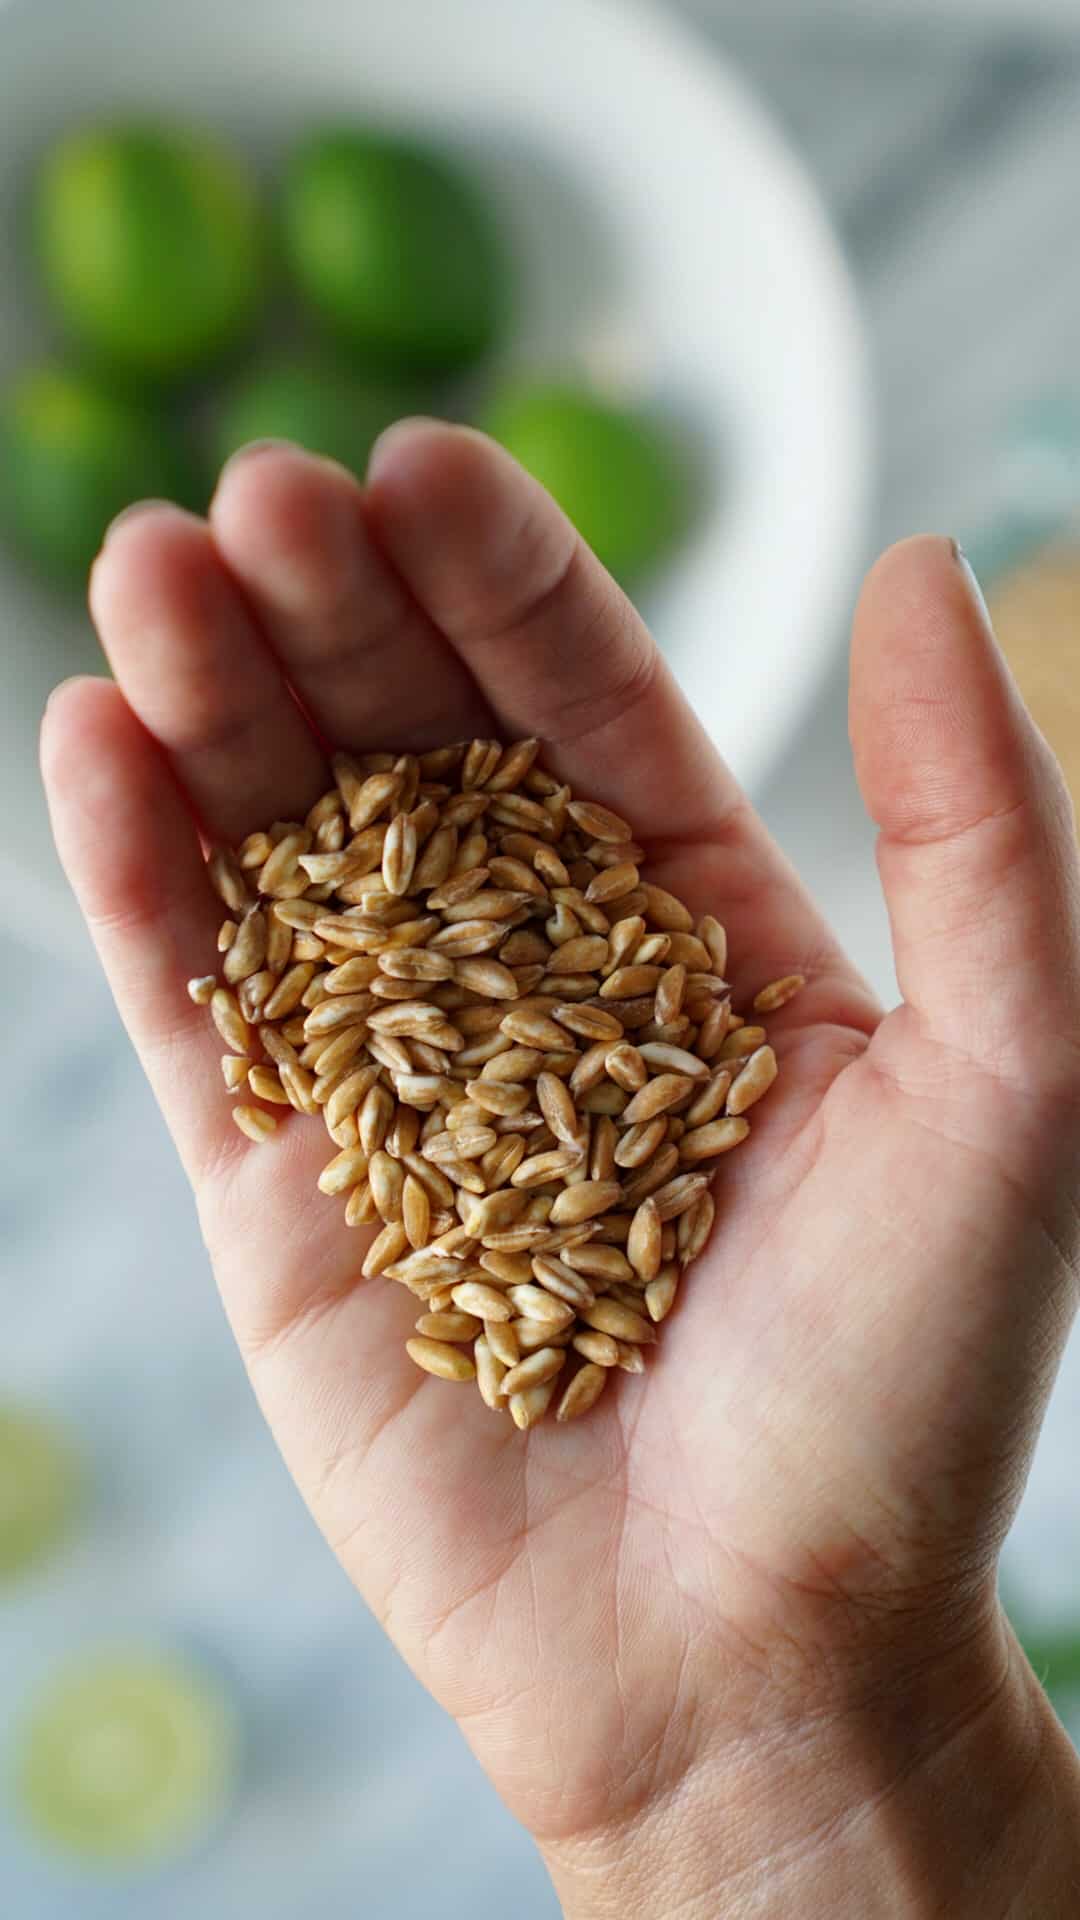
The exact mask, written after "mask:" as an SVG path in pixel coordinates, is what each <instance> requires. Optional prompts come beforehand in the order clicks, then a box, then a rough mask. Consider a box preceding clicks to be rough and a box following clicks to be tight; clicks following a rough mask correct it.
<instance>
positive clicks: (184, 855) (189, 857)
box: [41, 679, 243, 1181]
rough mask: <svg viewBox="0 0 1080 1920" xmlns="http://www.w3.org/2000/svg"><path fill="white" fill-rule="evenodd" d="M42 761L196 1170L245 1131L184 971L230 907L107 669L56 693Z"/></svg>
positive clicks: (150, 1063)
mask: <svg viewBox="0 0 1080 1920" xmlns="http://www.w3.org/2000/svg"><path fill="white" fill-rule="evenodd" d="M41 766H42V775H43V778H44V781H45V790H46V794H47V797H48V802H49V812H50V816H51V819H52V827H53V833H54V836H55V839H56V844H57V848H58V851H59V854H60V858H61V861H62V862H63V866H64V870H65V872H66V874H67V876H68V879H69V880H70V882H71V885H72V888H73V890H74V892H75V896H76V898H77V900H78V902H79V906H80V907H81V909H82V912H83V915H84V917H85V919H86V923H87V926H88V927H89V930H90V934H91V936H92V938H93V941H94V944H95V946H96V948H97V950H98V954H99V956H100V958H101V962H102V965H103V967H104V969H105V972H106V974H107V976H108V980H109V985H110V986H111V988H112V992H113V997H114V999H115V1001H116V1004H117V1007H118V1009H119V1011H120V1017H121V1019H122V1020H123V1022H124V1025H125V1026H126V1028H127V1030H128V1033H129V1034H130V1036H131V1039H132V1041H133V1042H134V1044H135V1047H136V1049H137V1051H138V1053H139V1057H140V1059H141V1061H142V1064H143V1067H144V1069H145V1071H146V1074H147V1077H148V1079H149V1081H150V1084H151V1086H152V1087H153V1090H154V1093H155V1094H156V1096H157V1099H158V1102H159V1104H160V1106H161V1109H162V1112H163V1113H164V1115H165V1118H166V1121H167V1122H168V1125H169V1128H170V1131H171V1133H172V1135H173V1138H174V1140H175V1141H176V1144H177V1147H178V1148H179V1151H180V1154H181V1157H182V1159H183V1161H184V1165H185V1167H186V1169H187V1172H188V1174H189V1177H190V1178H191V1179H192V1181H195V1180H197V1179H198V1177H199V1176H200V1175H201V1174H202V1173H203V1172H205V1171H206V1170H207V1169H208V1168H209V1167H211V1166H213V1165H215V1164H218V1163H220V1162H221V1160H222V1158H223V1156H226V1155H228V1154H229V1153H230V1152H231V1151H232V1150H233V1149H234V1148H235V1150H236V1151H241V1150H242V1147H243V1142H242V1141H241V1138H240V1135H239V1133H238V1132H237V1131H236V1129H235V1128H234V1127H233V1126H232V1124H231V1121H230V1118H229V1113H228V1108H227V1106H226V1104H225V1101H224V1099H222V1098H215V1095H217V1094H219V1092H220V1090H221V1076H220V1071H219V1067H218V1059H219V1056H220V1055H221V1052H222V1050H223V1047H222V1042H221V1041H220V1040H218V1039H217V1037H216V1035H215V1034H214V1032H213V1029H212V1027H211V1025H210V1022H209V1020H208V1018H207V1014H206V1009H205V1008H204V1007H198V1006H195V1005H193V1004H192V1002H191V1000H190V999H189V998H188V995H187V993H186V991H185V982H186V981H187V980H188V979H189V978H190V977H191V976H192V975H198V974H206V973H208V972H209V971H211V970H212V967H213V963H214V961H215V960H216V958H217V947H216V929H217V926H218V925H219V923H220V921H221V918H222V908H221V906H220V904H219V903H218V902H217V901H216V900H215V897H214V894H213V892H212V890H211V888H210V885H209V883H208V881H207V878H206V869H205V866H204V864H203V859H202V854H201V851H200V847H199V841H198V836H197V833H196V829H195V822H194V818H193V816H192V814H191V812H190V810H189V808H188V806H187V803H186V801H185V799H184V796H183V794H182V793H181V791H180V789H179V787H178V786H177V783H176V779H175V776H174V775H173V773H172V771H171V769H170V767H169V765H168V762H167V760H166V759H165V756H164V755H163V754H162V752H161V751H160V749H159V748H158V747H157V746H156V745H155V743H154V741H153V740H152V739H151V737H150V735H149V734H148V733H147V732H146V731H145V729H144V728H143V727H142V726H141V724H140V722H139V721H138V720H137V719H136V717H135V715H134V714H133V713H132V711H131V708H130V707H129V706H128V704H127V702H126V700H125V699H124V696H123V694H122V693H121V692H120V689H119V688H118V687H116V686H114V685H113V684H112V682H111V681H108V680H95V679H78V680H69V681H67V682H66V683H65V684H64V685H63V686H62V687H60V688H58V689H57V691H56V693H54V695H53V697H52V699H51V700H50V702H49V706H48V709H47V711H46V715H45V719H44V721H43V723H42V731H41Z"/></svg>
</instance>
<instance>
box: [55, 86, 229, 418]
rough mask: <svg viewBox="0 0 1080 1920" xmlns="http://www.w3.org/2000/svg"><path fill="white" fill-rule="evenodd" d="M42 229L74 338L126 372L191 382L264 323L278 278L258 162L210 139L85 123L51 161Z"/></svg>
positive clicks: (58, 301) (58, 298)
mask: <svg viewBox="0 0 1080 1920" xmlns="http://www.w3.org/2000/svg"><path fill="white" fill-rule="evenodd" d="M32 223H33V232H34V239H35V245H36V251H37V257H38V264H39V267H40V271H41V274H42V277H43V280H44V284H45V287H46V289H47V291H48V293H49V295H50V297H51V300H52V302H53V305H54V308H55V310H56V312H57V314H58V315H59V317H60V320H61V322H62V324H63V326H64V328H65V330H66V331H67V332H68V333H69V334H70V336H71V338H72V339H73V340H74V341H75V342H76V343H77V344H78V345H79V346H80V347H82V348H83V349H84V350H85V351H86V352H88V353H89V354H90V355H92V356H93V357H94V358H96V359H99V360H101V361H103V362H104V363H105V364H106V365H108V366H110V367H111V368H113V369H115V370H117V371H119V372H121V373H125V374H129V375H131V376H134V377H136V378H138V377H143V378H149V379H151V380H175V379H178V378H183V377H185V376H187V375H189V374H192V373H195V372H197V371H198V370H199V369H201V368H202V367H204V366H205V365H206V364H208V363H210V362H212V361H214V360H216V359H218V358H220V357H221V356H222V355H223V354H225V353H227V352H228V351H229V350H230V349H231V348H233V347H234V346H236V345H237V343H238V342H239V341H240V340H242V339H243V337H244V336H245V335H246V334H247V333H248V332H249V331H250V329H251V327H252V325H253V323H254V320H255V317H256V313H257V310H258V307H259V304H260V302H261V299H262V297H263V294H264V291H265V280H266V259H265V243H264V232H263V215H262V211H261V208H260V204H259V196H258V191H257V188H256V183H255V179H254V176H253V174H252V173H251V172H250V170H249V168H248V166H247V164H246V162H245V161H244V160H243V159H242V158H241V157H240V156H239V155H238V154H237V153H236V152H235V151H234V150H233V149H232V148H231V147H227V146H225V145H224V144H223V143H221V142H219V141H218V140H216V139H214V138H212V137H211V136H209V135H204V134H197V133H193V132H191V131H189V130H187V129H181V128H168V127H159V126H154V125H149V124H125V125H108V124H106V125H102V126H92V127H88V128H81V129H76V130H75V131H74V132H72V133H70V134H68V135H67V136H66V137H65V138H63V139H61V140H60V141H58V142H57V144H56V145H55V146H54V147H53V148H52V149H51V150H50V151H49V152H48V153H47V154H46V156H45V159H44V161H43V164H42V167H41V170H40V173H39V176H38V180H37V185H36V191H35V195H34V203H33V210H32Z"/></svg>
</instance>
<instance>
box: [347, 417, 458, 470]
mask: <svg viewBox="0 0 1080 1920" xmlns="http://www.w3.org/2000/svg"><path fill="white" fill-rule="evenodd" d="M449 424H450V422H449V421H447V420H439V419H438V418H437V417H436V415H435V414H433V413H409V414H406V415H405V417H404V418H403V419H401V420H395V421H394V422H393V423H392V425H391V426H389V427H384V428H383V430H382V432H381V433H380V435H379V437H378V439H377V440H376V441H375V443H374V445H373V446H372V449H371V452H370V453H369V454H368V463H367V473H368V479H370V478H371V475H372V474H373V473H374V471H375V468H376V466H377V465H378V463H379V462H380V461H381V460H382V459H384V457H385V456H386V454H387V453H389V452H390V450H391V448H392V447H393V446H394V444H395V442H396V441H398V440H407V439H408V438H409V436H410V434H412V433H413V432H414V431H415V430H416V429H417V428H419V429H421V430H423V429H424V428H425V427H446V426H448V425H449Z"/></svg>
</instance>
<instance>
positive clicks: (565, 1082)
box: [188, 740, 802, 1428]
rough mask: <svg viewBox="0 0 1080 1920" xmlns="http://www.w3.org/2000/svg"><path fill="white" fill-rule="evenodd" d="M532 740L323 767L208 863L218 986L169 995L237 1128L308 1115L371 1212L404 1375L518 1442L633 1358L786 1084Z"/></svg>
mask: <svg viewBox="0 0 1080 1920" xmlns="http://www.w3.org/2000/svg"><path fill="white" fill-rule="evenodd" d="M537 750H538V742H537V741H535V740H523V741H519V742H517V744H516V745H513V746H510V747H503V746H501V745H500V744H499V743H498V742H497V741H494V740H474V741H472V742H471V744H466V743H463V744H460V745H457V746H452V747H445V748H440V749H438V750H437V751H435V752H432V753H426V754H421V755H420V756H419V757H417V756H414V755H412V754H402V755H400V756H397V757H395V756H394V755H392V754H389V753H382V754H367V755H364V756H362V757H359V758H354V757H352V756H349V755H347V754H339V755H337V756H336V758H335V760H334V763H333V771H334V778H335V785H334V787H333V788H332V789H331V790H330V791H329V792H328V793H326V794H324V795H323V797H322V799H320V800H319V801H318V802H317V803H316V805H315V806H314V807H312V809H311V811H310V813H309V814H308V816H307V819H306V820H305V821H304V822H303V824H300V823H297V822H291V821H284V822H283V821H279V822H276V823H275V824H274V825H273V826H271V827H270V828H269V829H268V830H267V831H266V832H261V833H253V834H251V835H249V837H248V838H247V839H246V840H245V841H244V843H243V845H242V846H241V847H239V848H238V849H237V851H236V853H235V854H232V853H229V852H226V851H224V850H222V849H218V850H215V851H214V852H213V853H212V854H211V855H210V859H209V870H210V876H211V879H212V881H213V883H214V885H215V887H216V889H217V891H218V893H219V895H220V896H221V898H222V899H223V900H224V902H225V905H226V907H227V908H228V910H229V914H230V918H229V919H227V920H226V921H225V923H224V925H223V927H222V929H221V933H220V936H219V940H218V946H219V949H220V951H221V952H222V953H223V955H224V960H223V967H222V971H223V974H224V979H223V981H222V982H221V983H219V982H218V980H217V979H216V978H215V976H213V975H205V976H203V977H202V978H200V979H198V980H193V981H191V982H189V988H188V990H189V992H190V993H191V995H192V998H193V999H195V1000H196V1001H199V1002H201V1003H206V1004H208V1006H209V1009H210V1014H211V1016H212V1018H213V1020H214V1022H215V1025H216V1026H217V1029H218V1032H219V1033H220V1035H221V1037H222V1039H223V1041H224V1042H225V1045H226V1047H227V1048H228V1049H229V1051H228V1052H227V1053H226V1054H225V1056H224V1058H223V1060H222V1071H223V1074H224V1078H225V1084H226V1086H227V1087H228V1089H229V1091H230V1092H231V1093H233V1094H237V1095H238V1094H240V1093H241V1092H243V1093H245V1094H250V1095H252V1096H254V1098H255V1099H256V1100H258V1101H262V1102H264V1103H265V1104H263V1105H259V1106H257V1105H254V1104H252V1103H251V1102H250V1101H249V1100H247V1099H245V1100H244V1101H242V1102H240V1103H239V1104H238V1105H237V1106H236V1107H235V1108H234V1110H233V1112H234V1118H235V1120H236V1123H237V1125H238V1126H239V1127H240V1128H241V1129H242V1130H243V1131H244V1133H246V1134H247V1135H248V1136H249V1137H250V1138H251V1139H252V1140H266V1139H269V1138H270V1137H271V1136H272V1135H273V1133H274V1132H275V1130H276V1127H277V1124H278V1123H277V1118H276V1115H275V1108H276V1109H280V1108H282V1107H286V1108H295V1109H296V1110H297V1111H298V1112H299V1113H302V1114H308V1115H312V1116H318V1115H319V1114H321V1115H322V1118H323V1121H324V1123H325V1126H326V1129H327V1132H328V1133H329V1134H330V1137H331V1139H332V1140H333V1142H334V1145H335V1147H336V1148H337V1152H336V1153H335V1155H334V1157H333V1159H331V1160H330V1161H329V1162H328V1164H327V1165H326V1167H325V1168H324V1169H323V1172H322V1175H321V1176H320V1179H319V1187H320V1189H321V1191H322V1192H323V1193H325V1194H332V1195H338V1196H340V1197H341V1198H342V1199H343V1200H344V1205H345V1219H346V1222H347V1223H348V1224H349V1225H350V1226H368V1225H376V1224H378V1225H379V1227H380V1230H379V1232H378V1233H377V1235H376V1236H375V1238H374V1240H373V1242H372V1244H371V1246H370V1247H369V1249H368V1252H367V1256H366V1258H365V1260H364V1262H363V1273H364V1275H365V1276H367V1277H369V1278H370V1277H374V1276H375V1275H377V1274H381V1275H383V1276H385V1277H386V1278H387V1279H389V1280H393V1281H397V1282H399V1283H400V1284H401V1285H403V1286H405V1287H407V1288H408V1289H409V1290H410V1292H412V1293H413V1294H414V1295H415V1296H416V1298H417V1299H418V1300H420V1301H421V1302H422V1304H423V1306H424V1312H423V1313H422V1314H421V1315H420V1318H419V1319H418V1320H417V1322H416V1331H415V1337H414V1338H412V1339H411V1340H409V1341H408V1342H407V1348H408V1352H409V1354H410V1355H411V1357H412V1358H413V1360H414V1361H415V1362H416V1364H417V1365H418V1366H420V1367H423V1368H425V1369H426V1371H427V1372H429V1373H433V1374H437V1375H439V1376H440V1377H441V1378H443V1379H447V1380H456V1381H465V1380H472V1379H475V1380H476V1382H477V1385H478V1387H479V1390H480V1393H481V1394H482V1396H483V1398H484V1400H485V1402H486V1404H487V1405H488V1406H489V1407H491V1408H492V1409H493V1410H496V1411H506V1410H509V1412H510V1413H511V1415H512V1416H513V1418H514V1420H515V1422H516V1423H517V1425H518V1426H519V1427H522V1428H527V1427H530V1426H533V1425H535V1423H536V1422H537V1421H538V1420H540V1419H542V1418H543V1416H544V1414H545V1412H546V1411H547V1409H548V1407H549V1405H550V1404H551V1402H552V1400H553V1399H554V1397H555V1395H556V1393H558V1394H559V1399H558V1403H557V1409H556V1418H557V1419H559V1420H569V1419H573V1418H574V1417H576V1416H577V1415H578V1414H580V1413H584V1412H585V1411H586V1410H587V1409H588V1408H589V1407H591V1406H592V1405H593V1404H594V1402H595V1401H596V1400H597V1399H598V1398H599V1396H600V1394H601V1393H602V1392H603V1390H604V1388H605V1386H606V1384H607V1381H608V1378H609V1376H610V1374H611V1371H612V1370H613V1369H615V1368H622V1369H623V1370H624V1371H626V1372H630V1373H640V1372H642V1371H643V1370H644V1350H645V1349H646V1348H647V1347H649V1346H651V1345H652V1344H653V1342H654V1341H655V1339H656V1328H657V1326H658V1324H659V1323H660V1322H661V1321H662V1320H664V1319H665V1318H666V1316H667V1314H668V1313H669V1312H670V1311H671V1307H672V1305H673V1303H674V1300H675V1295H676V1291H677V1289H678V1286H679V1283H680V1277H681V1274H682V1272H683V1271H684V1269H685V1268H686V1267H687V1265H688V1264H689V1262H690V1261H691V1260H693V1259H694V1258H695V1256H696V1255H697V1254H698V1253H700V1251H701V1249H702V1248H703V1247H704V1245H705V1243H706V1241H707V1239H708V1237H709V1234H710V1231H711V1228H712V1223H713V1201H712V1197H711V1194H710V1192H709V1181H710V1169H711V1166H712V1163H713V1162H714V1161H715V1160H716V1159H717V1158H718V1156H720V1155H721V1154H724V1153H727V1152H728V1151H729V1150H730V1149H731V1148H732V1147H735V1146H737V1145H738V1144H739V1142H740V1141H742V1140H744V1139H745V1138H746V1136H747V1134H748V1133H749V1130H750V1122H749V1121H748V1120H747V1118H746V1114H747V1112H748V1110H749V1109H750V1108H751V1107H752V1106H753V1105H754V1103H755V1102H756V1101H757V1100H759V1099H760V1098H761V1096H762V1094H763V1093H765V1092H766V1091H767V1090H768V1088H769V1087H770V1086H771V1084H772V1082H773V1080H774V1079H775V1077H776V1058H775V1055H774V1053H773V1050H772V1048H771V1047H770V1046H769V1045H768V1043H767V1040H766V1035H765V1030H764V1028H763V1027H762V1026H761V1025H760V1024H757V1023H747V1022H746V1021H744V1020H743V1019H742V1018H740V1017H739V1016H738V1015H737V1014H735V1013H733V1012H732V1008H731V1001H730V995H729V991H728V986H727V982H726V980H725V971H726V961H727V941H726V937H725V934H724V930H723V928H722V927H721V926H720V925H719V923H718V922H717V921H716V920H715V919H713V918H712V917H711V916H710V915H705V916H704V917H703V918H701V919H699V920H698V921H697V923H696V924H695V922H694V919H693V916H692V915H691V914H690V913H689V912H688V910H687V909H686V907H684V906H683V905H682V903H681V902H680V901H679V900H677V899H675V898H674V896H673V895H672V894H670V893H667V892H665V891H664V889H663V888H661V887H657V886H652V885H650V884H649V883H648V882H647V881H645V880H643V879H642V877H641V872H640V866H641V862H642V860H643V858H644V850H643V848H641V847H640V846H637V845H636V844H635V843H634V840H633V836H632V833H631V829H630V828H629V826H628V825H627V824H626V822H625V821H624V820H621V819H619V818H618V816H617V815H615V814H613V813H612V812H610V811H609V809H608V808H606V807H602V806H598V805H595V804H594V803H593V802H591V801H587V800H575V799H574V797H573V795H572V793H571V791H570V789H569V788H568V787H566V786H564V785H561V784H560V783H559V781H558V780H556V779H555V778H553V777H552V776H551V775H550V774H548V773H546V772H544V771H542V769H541V768H540V767H539V766H538V764H537ZM801 985H802V980H801V977H800V976H797V975H793V976H791V977H789V978H787V979H785V980H782V981H775V982H773V984H772V985H771V986H768V987H766V988H764V989H763V990H762V992H761V993H759V994H758V996H757V999H756V1000H755V1002H754V1007H755V1011H756V1012H759V1013H760V1012H769V1011H772V1010H773V1009H774V1008H777V1007H780V1006H782V1005H783V1004H784V1003H785V1001H786V1000H788V999H790V997H791V995H792V994H793V993H794V992H796V991H797V990H798V988H799V987H800V986H801ZM570 1368H573V1372H572V1373H571V1372H570V1371H569V1369H570Z"/></svg>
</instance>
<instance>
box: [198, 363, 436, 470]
mask: <svg viewBox="0 0 1080 1920" xmlns="http://www.w3.org/2000/svg"><path fill="white" fill-rule="evenodd" d="M415 406H416V396H415V394H412V393H409V392H407V391H406V390H405V389H404V388H403V387H396V386H394V385H393V384H392V383H388V382H386V381H380V380H378V379H374V378H370V379H361V378H359V377H358V376H357V375H355V374H353V373H351V372H338V371H336V370H334V369H332V368H329V367H321V366H305V365H302V364H299V363H292V362H290V363H282V364H278V365H274V366H266V367H260V368H257V369H256V370H255V371H254V372H253V373H249V374H248V375H247V376H246V377H245V378H243V379H241V380H239V381H237V383H236V385H235V386H234V387H233V388H232V391H231V392H230V393H228V394H227V395H226V397H225V402H224V406H223V408H222V413H221V419H220V422H219V425H218V432H217V441H218V452H219V456H220V459H221V460H222V461H225V460H227V459H228V457H229V455H230V454H231V453H235V452H236V449H237V448H238V447H242V446H245V445H246V444H247V442H248V441H249V440H295V441H296V442H297V444H298V445H299V446H302V447H307V448H309V449H310V451H311V452H312V453H321V454H324V455H326V456H327V458H329V459H331V460H340V462H341V464H342V466H345V467H349V468H351V470H352V472H353V473H355V474H357V475H358V476H359V477H361V478H362V477H363V474H364V471H365V469H366V467H367V460H368V454H369V453H370V452H371V448H372V445H373V443H374V442H375V440H377V439H378V436H379V434H380V433H381V432H382V430H383V428H384V427H388V426H389V425H390V423H391V421H393V420H397V419H400V417H401V415H402V414H403V413H411V412H413V411H415Z"/></svg>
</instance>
